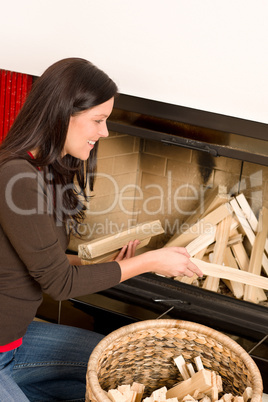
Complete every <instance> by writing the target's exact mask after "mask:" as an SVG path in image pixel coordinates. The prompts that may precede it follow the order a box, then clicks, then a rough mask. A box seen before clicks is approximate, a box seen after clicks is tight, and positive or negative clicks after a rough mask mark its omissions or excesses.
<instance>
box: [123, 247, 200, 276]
mask: <svg viewBox="0 0 268 402" xmlns="http://www.w3.org/2000/svg"><path fill="white" fill-rule="evenodd" d="M119 265H120V267H121V282H122V281H124V280H126V279H129V278H132V277H133V276H136V275H140V274H143V273H146V272H155V273H157V274H160V275H164V276H166V277H176V276H184V275H186V276H188V277H192V276H193V275H194V274H196V275H198V276H200V277H202V276H203V274H202V272H201V271H200V269H199V268H198V267H197V266H196V265H195V264H194V263H193V262H192V261H191V260H190V255H189V253H188V252H187V250H186V249H185V248H184V247H163V248H160V249H158V250H153V251H147V252H146V253H143V254H140V255H138V256H136V257H133V258H129V259H126V260H119Z"/></svg>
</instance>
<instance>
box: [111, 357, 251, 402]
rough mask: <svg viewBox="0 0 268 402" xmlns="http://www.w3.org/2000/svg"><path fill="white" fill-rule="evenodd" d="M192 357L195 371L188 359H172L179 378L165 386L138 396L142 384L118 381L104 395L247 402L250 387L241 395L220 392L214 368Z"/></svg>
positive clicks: (170, 401) (156, 401)
mask: <svg viewBox="0 0 268 402" xmlns="http://www.w3.org/2000/svg"><path fill="white" fill-rule="evenodd" d="M194 360H195V366H196V369H197V371H195V368H194V366H193V365H192V364H191V363H190V364H187V363H186V362H185V360H184V358H183V356H182V355H180V356H178V357H176V358H175V359H174V362H175V364H176V366H177V367H178V369H179V372H180V374H181V376H182V378H183V381H181V382H179V383H178V384H175V385H174V386H173V387H172V388H170V389H169V390H168V389H167V388H166V387H162V388H159V389H156V390H155V391H153V392H152V394H151V395H150V396H149V397H146V398H144V399H142V398H143V393H144V391H145V386H144V385H143V384H139V383H135V382H134V383H133V384H132V385H119V386H118V387H117V389H110V390H109V391H108V393H107V396H108V398H109V399H110V400H111V401H113V402H247V401H249V400H250V399H251V396H252V389H251V388H250V387H248V388H246V389H245V391H244V392H243V395H242V396H235V395H232V394H230V393H228V394H226V393H224V390H223V385H222V378H221V376H220V375H219V374H218V373H216V372H215V371H212V370H207V369H204V367H203V364H202V361H201V358H200V357H199V356H197V357H195V359H194ZM220 395H221V396H220Z"/></svg>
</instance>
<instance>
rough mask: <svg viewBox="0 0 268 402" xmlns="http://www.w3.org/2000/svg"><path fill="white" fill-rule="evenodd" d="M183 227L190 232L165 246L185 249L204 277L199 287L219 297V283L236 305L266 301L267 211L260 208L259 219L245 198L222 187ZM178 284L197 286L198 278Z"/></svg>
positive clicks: (206, 200) (216, 190)
mask: <svg viewBox="0 0 268 402" xmlns="http://www.w3.org/2000/svg"><path fill="white" fill-rule="evenodd" d="M184 226H187V229H186V230H185V231H184V232H183V233H181V234H179V235H175V236H173V238H172V239H171V240H170V241H169V242H168V243H167V244H166V246H181V247H186V249H187V250H188V252H189V254H190V255H191V257H193V258H192V260H193V261H194V262H195V264H196V265H198V267H199V268H200V269H201V271H202V272H203V273H204V275H206V276H205V280H202V281H198V285H199V286H202V287H203V288H205V289H208V290H212V291H215V292H217V291H219V285H220V279H221V280H222V282H224V283H225V285H226V286H227V287H228V288H229V290H230V291H231V292H232V294H233V295H234V296H235V297H236V298H238V299H243V300H246V301H250V302H253V303H259V302H264V301H266V300H267V295H266V293H265V290H267V289H268V278H267V275H268V258H267V252H268V239H267V234H268V209H267V208H265V207H262V209H261V210H260V211H259V216H258V219H257V218H256V216H255V215H254V213H253V211H252V209H251V207H250V205H249V203H248V201H247V200H246V198H245V196H244V194H239V195H238V196H234V197H231V196H230V195H228V194H227V192H226V188H225V187H220V188H218V189H215V190H214V191H212V193H211V195H210V196H209V197H208V198H207V199H205V201H204V205H201V206H200V209H199V210H198V211H197V213H196V214H195V215H193V216H191V217H190V219H189V220H188V221H186V222H185V224H184ZM176 279H177V280H180V281H182V282H186V283H193V282H194V281H195V280H196V276H194V277H192V278H187V277H183V278H176Z"/></svg>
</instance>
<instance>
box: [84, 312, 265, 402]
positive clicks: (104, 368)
mask: <svg viewBox="0 0 268 402" xmlns="http://www.w3.org/2000/svg"><path fill="white" fill-rule="evenodd" d="M179 355H182V356H183V357H184V359H185V361H186V362H187V363H194V358H195V357H196V356H200V357H201V359H202V362H203V365H204V368H206V369H210V370H214V371H216V372H217V373H218V374H220V375H221V377H222V381H223V389H224V392H225V393H232V394H233V395H242V394H243V392H244V390H245V389H246V388H247V387H251V388H252V391H253V394H252V399H251V402H260V401H261V400H262V392H263V383H262V378H261V374H260V372H259V370H258V367H257V366H256V364H255V362H254V361H253V359H252V358H251V357H250V356H249V354H248V353H247V352H246V351H245V350H244V349H243V348H242V347H241V346H240V345H238V343H236V342H235V341H233V340H232V339H231V338H229V337H228V336H227V335H224V334H222V333H220V332H218V331H216V330H214V329H212V328H209V327H206V326H204V325H201V324H197V323H193V322H189V321H181V320H173V319H160V320H147V321H141V322H138V323H134V324H130V325H127V326H124V327H122V328H119V329H117V330H115V331H113V332H112V333H110V334H109V335H107V336H106V337H105V338H104V339H103V340H102V341H101V342H100V343H99V344H98V345H97V346H96V347H95V349H94V350H93V352H92V354H91V356H90V359H89V362H88V369H87V390H86V401H87V402H89V401H93V402H110V399H109V398H108V397H107V394H106V393H105V391H108V390H109V389H113V388H116V387H117V386H118V385H122V384H132V383H133V382H134V381H135V382H138V383H143V384H144V385H145V393H144V397H145V396H148V395H150V394H151V393H152V392H153V391H154V390H155V389H158V388H160V387H163V386H166V387H167V388H171V387H172V386H174V385H175V384H176V383H178V382H179V381H182V377H181V376H180V373H178V369H177V367H176V366H175V364H174V360H173V359H174V357H176V356H179Z"/></svg>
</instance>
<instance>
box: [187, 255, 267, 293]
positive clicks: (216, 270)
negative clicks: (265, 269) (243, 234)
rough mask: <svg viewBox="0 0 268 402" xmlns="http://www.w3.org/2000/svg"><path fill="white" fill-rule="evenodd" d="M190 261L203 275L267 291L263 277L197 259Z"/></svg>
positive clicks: (265, 279)
mask: <svg viewBox="0 0 268 402" xmlns="http://www.w3.org/2000/svg"><path fill="white" fill-rule="evenodd" d="M191 261H192V262H193V263H194V264H195V265H196V266H197V267H198V268H199V269H201V271H202V272H203V274H204V275H209V276H214V277H215V278H222V279H229V280H231V281H236V282H241V283H244V284H245V285H252V286H256V287H258V288H261V289H265V290H268V278H265V277H263V276H260V275H255V274H252V273H250V272H246V271H241V270H239V269H235V268H231V267H226V266H225V265H219V264H212V263H209V262H205V261H202V260H199V259H197V258H191Z"/></svg>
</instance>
